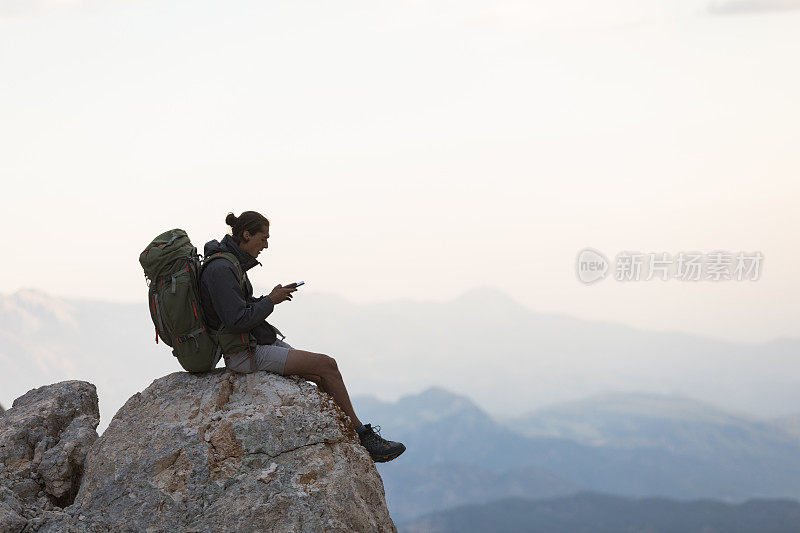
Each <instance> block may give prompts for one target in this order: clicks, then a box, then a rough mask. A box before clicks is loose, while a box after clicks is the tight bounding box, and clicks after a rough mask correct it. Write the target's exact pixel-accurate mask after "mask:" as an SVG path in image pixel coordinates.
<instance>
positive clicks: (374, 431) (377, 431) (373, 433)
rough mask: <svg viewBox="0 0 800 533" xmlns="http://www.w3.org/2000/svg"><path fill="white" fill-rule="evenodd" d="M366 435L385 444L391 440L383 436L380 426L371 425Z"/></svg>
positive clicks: (371, 439) (373, 440)
mask: <svg viewBox="0 0 800 533" xmlns="http://www.w3.org/2000/svg"><path fill="white" fill-rule="evenodd" d="M366 437H367V439H369V440H370V441H372V442H376V443H378V444H385V443H388V442H389V441H387V440H386V439H384V438H383V437H382V436H381V427H380V426H370V430H369V431H368V432H367V435H366Z"/></svg>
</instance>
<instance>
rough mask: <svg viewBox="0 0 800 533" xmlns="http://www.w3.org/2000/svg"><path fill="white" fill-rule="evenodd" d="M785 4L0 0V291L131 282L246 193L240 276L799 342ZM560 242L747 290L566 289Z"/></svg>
mask: <svg viewBox="0 0 800 533" xmlns="http://www.w3.org/2000/svg"><path fill="white" fill-rule="evenodd" d="M797 7H800V1H792V0H763V1H759V0H732V1H716V2H705V1H698V0H683V1H675V0H673V1H658V2H656V1H652V0H637V1H633V0H629V1H624V0H613V1H609V2H597V1H596V0H578V1H572V0H567V1H564V2H543V1H530V2H522V1H507V0H499V1H498V0H493V1H488V0H487V1H475V0H469V1H459V2H456V1H424V0H416V1H397V0H395V1H393V2H386V1H380V0H379V1H376V0H369V1H349V2H302V3H300V2H266V1H263V0H258V1H234V2H210V1H205V0H202V1H197V0H193V1H191V2H190V1H188V0H182V1H171V0H158V1H149V0H127V1H123V0H103V1H102V2H101V1H100V0H89V1H81V0H72V1H68V0H61V1H56V0H49V1H48V0H38V1H34V0H29V1H26V0H0V179H2V194H3V209H2V210H0V228H2V237H3V240H4V242H5V243H6V245H7V246H6V247H5V250H4V253H5V255H6V259H5V261H4V262H3V263H4V265H5V266H4V267H3V271H2V278H0V292H3V293H10V292H13V291H16V290H18V289H19V288H22V287H34V288H39V289H42V290H45V291H47V292H50V293H53V294H56V295H60V296H67V297H80V298H93V299H105V300H120V301H137V300H141V301H144V300H145V298H146V297H145V291H146V286H145V281H144V277H143V274H142V271H141V268H140V266H139V264H138V255H139V252H141V251H142V250H143V249H144V247H145V245H146V244H147V243H148V242H149V241H150V240H151V239H152V238H153V237H154V236H155V235H157V234H158V233H160V232H162V231H164V230H166V229H170V228H173V227H181V228H184V229H186V230H187V231H188V232H189V235H190V236H191V237H192V239H193V241H194V242H195V244H197V245H198V246H200V247H202V244H203V243H204V242H205V241H206V240H208V239H210V238H221V237H222V235H223V234H224V233H225V231H226V230H227V226H225V225H224V218H225V214H226V213H227V212H228V211H235V212H236V213H237V214H238V213H239V212H240V211H242V210H247V209H255V210H259V211H261V212H262V213H264V214H266V215H267V216H268V217H269V218H270V220H271V221H272V229H271V235H272V238H271V240H270V249H269V251H267V252H265V253H266V255H264V254H262V256H261V257H260V258H259V259H260V260H261V261H262V263H263V264H264V268H259V269H257V270H255V271H253V272H252V274H251V279H252V280H253V282H254V284H255V285H256V288H257V290H260V292H263V293H266V292H268V291H269V289H270V288H271V287H272V286H273V285H274V284H276V283H279V282H291V281H296V280H305V281H306V282H307V288H306V290H308V291H325V292H333V293H337V294H341V295H343V296H345V297H347V298H349V299H351V300H353V301H356V302H367V301H376V300H389V299H396V298H403V299H429V300H442V299H449V298H452V297H454V296H456V295H458V294H460V293H462V292H463V291H465V290H468V289H470V288H473V287H476V286H483V285H489V286H494V287H498V288H500V289H502V290H504V291H505V292H507V293H509V294H510V295H512V296H513V297H514V298H515V299H517V300H518V301H520V302H522V303H524V304H525V305H527V306H528V307H531V308H532V309H535V310H537V311H540V312H556V313H566V314H570V315H574V316H579V317H584V318H596V319H604V320H613V321H620V322H624V323H627V324H632V325H635V326H638V327H642V328H653V329H666V330H681V331H690V332H696V333H701V334H705V335H709V336H714V337H721V338H727V339H741V340H763V339H770V338H773V337H778V336H797V335H800V329H799V328H798V323H800V303H798V302H800V280H799V279H798V276H799V275H798V265H799V264H800V252H798V249H797V243H798V239H797V233H798V228H800V209H798V203H800V184H798V179H797V178H798V175H799V174H800V150H798V149H797V141H798V138H799V136H798V133H800V102H799V101H798V95H800V69H798V68H797V66H796V65H797V58H798V57H800V31H798V30H799V29H800V10H795V9H793V8H797ZM584 247H592V248H596V249H598V250H600V251H602V252H603V253H605V254H606V255H607V256H609V257H613V256H614V255H616V254H617V253H618V252H620V251H640V252H659V253H660V252H667V253H670V254H677V253H678V252H681V251H700V252H706V253H707V252H711V251H715V250H727V251H731V252H738V251H745V252H754V251H760V252H761V253H762V254H763V255H764V258H765V259H764V263H763V265H762V272H761V279H760V280H759V281H757V282H722V283H714V282H710V281H704V282H697V283H680V282H677V281H675V280H670V281H667V282H663V281H650V282H644V281H640V282H631V283H622V282H618V281H615V280H613V279H606V280H604V281H602V282H600V283H598V284H596V285H592V286H584V285H583V284H581V283H580V282H579V281H578V280H577V278H576V275H575V258H576V255H577V253H578V251H579V250H581V249H582V248H584ZM298 302H299V300H296V301H295V302H294V303H293V305H297V304H298Z"/></svg>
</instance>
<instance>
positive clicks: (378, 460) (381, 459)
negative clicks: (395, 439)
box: [372, 448, 406, 463]
mask: <svg viewBox="0 0 800 533" xmlns="http://www.w3.org/2000/svg"><path fill="white" fill-rule="evenodd" d="M404 451H406V449H405V448H403V449H402V450H400V451H399V452H397V453H394V454H392V455H383V456H380V457H373V458H372V460H373V461H375V462H376V463H388V462H389V461H391V460H392V459H397V458H398V457H400V456H401V455H403V452H404Z"/></svg>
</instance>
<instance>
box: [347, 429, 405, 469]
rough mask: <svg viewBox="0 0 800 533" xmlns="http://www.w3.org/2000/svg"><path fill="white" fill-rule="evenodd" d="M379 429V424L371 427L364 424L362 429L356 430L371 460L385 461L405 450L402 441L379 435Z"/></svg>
mask: <svg viewBox="0 0 800 533" xmlns="http://www.w3.org/2000/svg"><path fill="white" fill-rule="evenodd" d="M380 431H381V427H380V426H375V427H372V425H371V424H364V429H362V430H361V431H357V433H358V438H359V439H360V440H361V445H362V446H363V447H364V448H366V449H367V451H368V452H369V454H370V456H372V460H373V461H375V462H376V463H385V462H387V461H391V460H392V459H394V458H395V457H397V456H398V455H400V454H401V453H403V452H404V451H406V447H405V446H403V444H402V443H400V442H394V441H391V440H386V439H384V438H383V437H381V433H380Z"/></svg>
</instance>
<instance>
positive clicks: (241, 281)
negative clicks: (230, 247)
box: [202, 252, 244, 290]
mask: <svg viewBox="0 0 800 533" xmlns="http://www.w3.org/2000/svg"><path fill="white" fill-rule="evenodd" d="M217 258H221V259H227V260H228V261H230V262H231V263H233V266H235V267H236V272H237V273H238V278H239V286H240V287H241V288H242V290H244V271H243V270H242V265H241V263H239V260H238V259H237V258H236V256H235V255H233V254H232V253H230V252H217V253H215V254H213V255H210V256H208V257H206V258H205V259H203V266H202V268H203V270H205V268H206V266H208V264H209V263H210V262H211V261H213V260H214V259H217Z"/></svg>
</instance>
